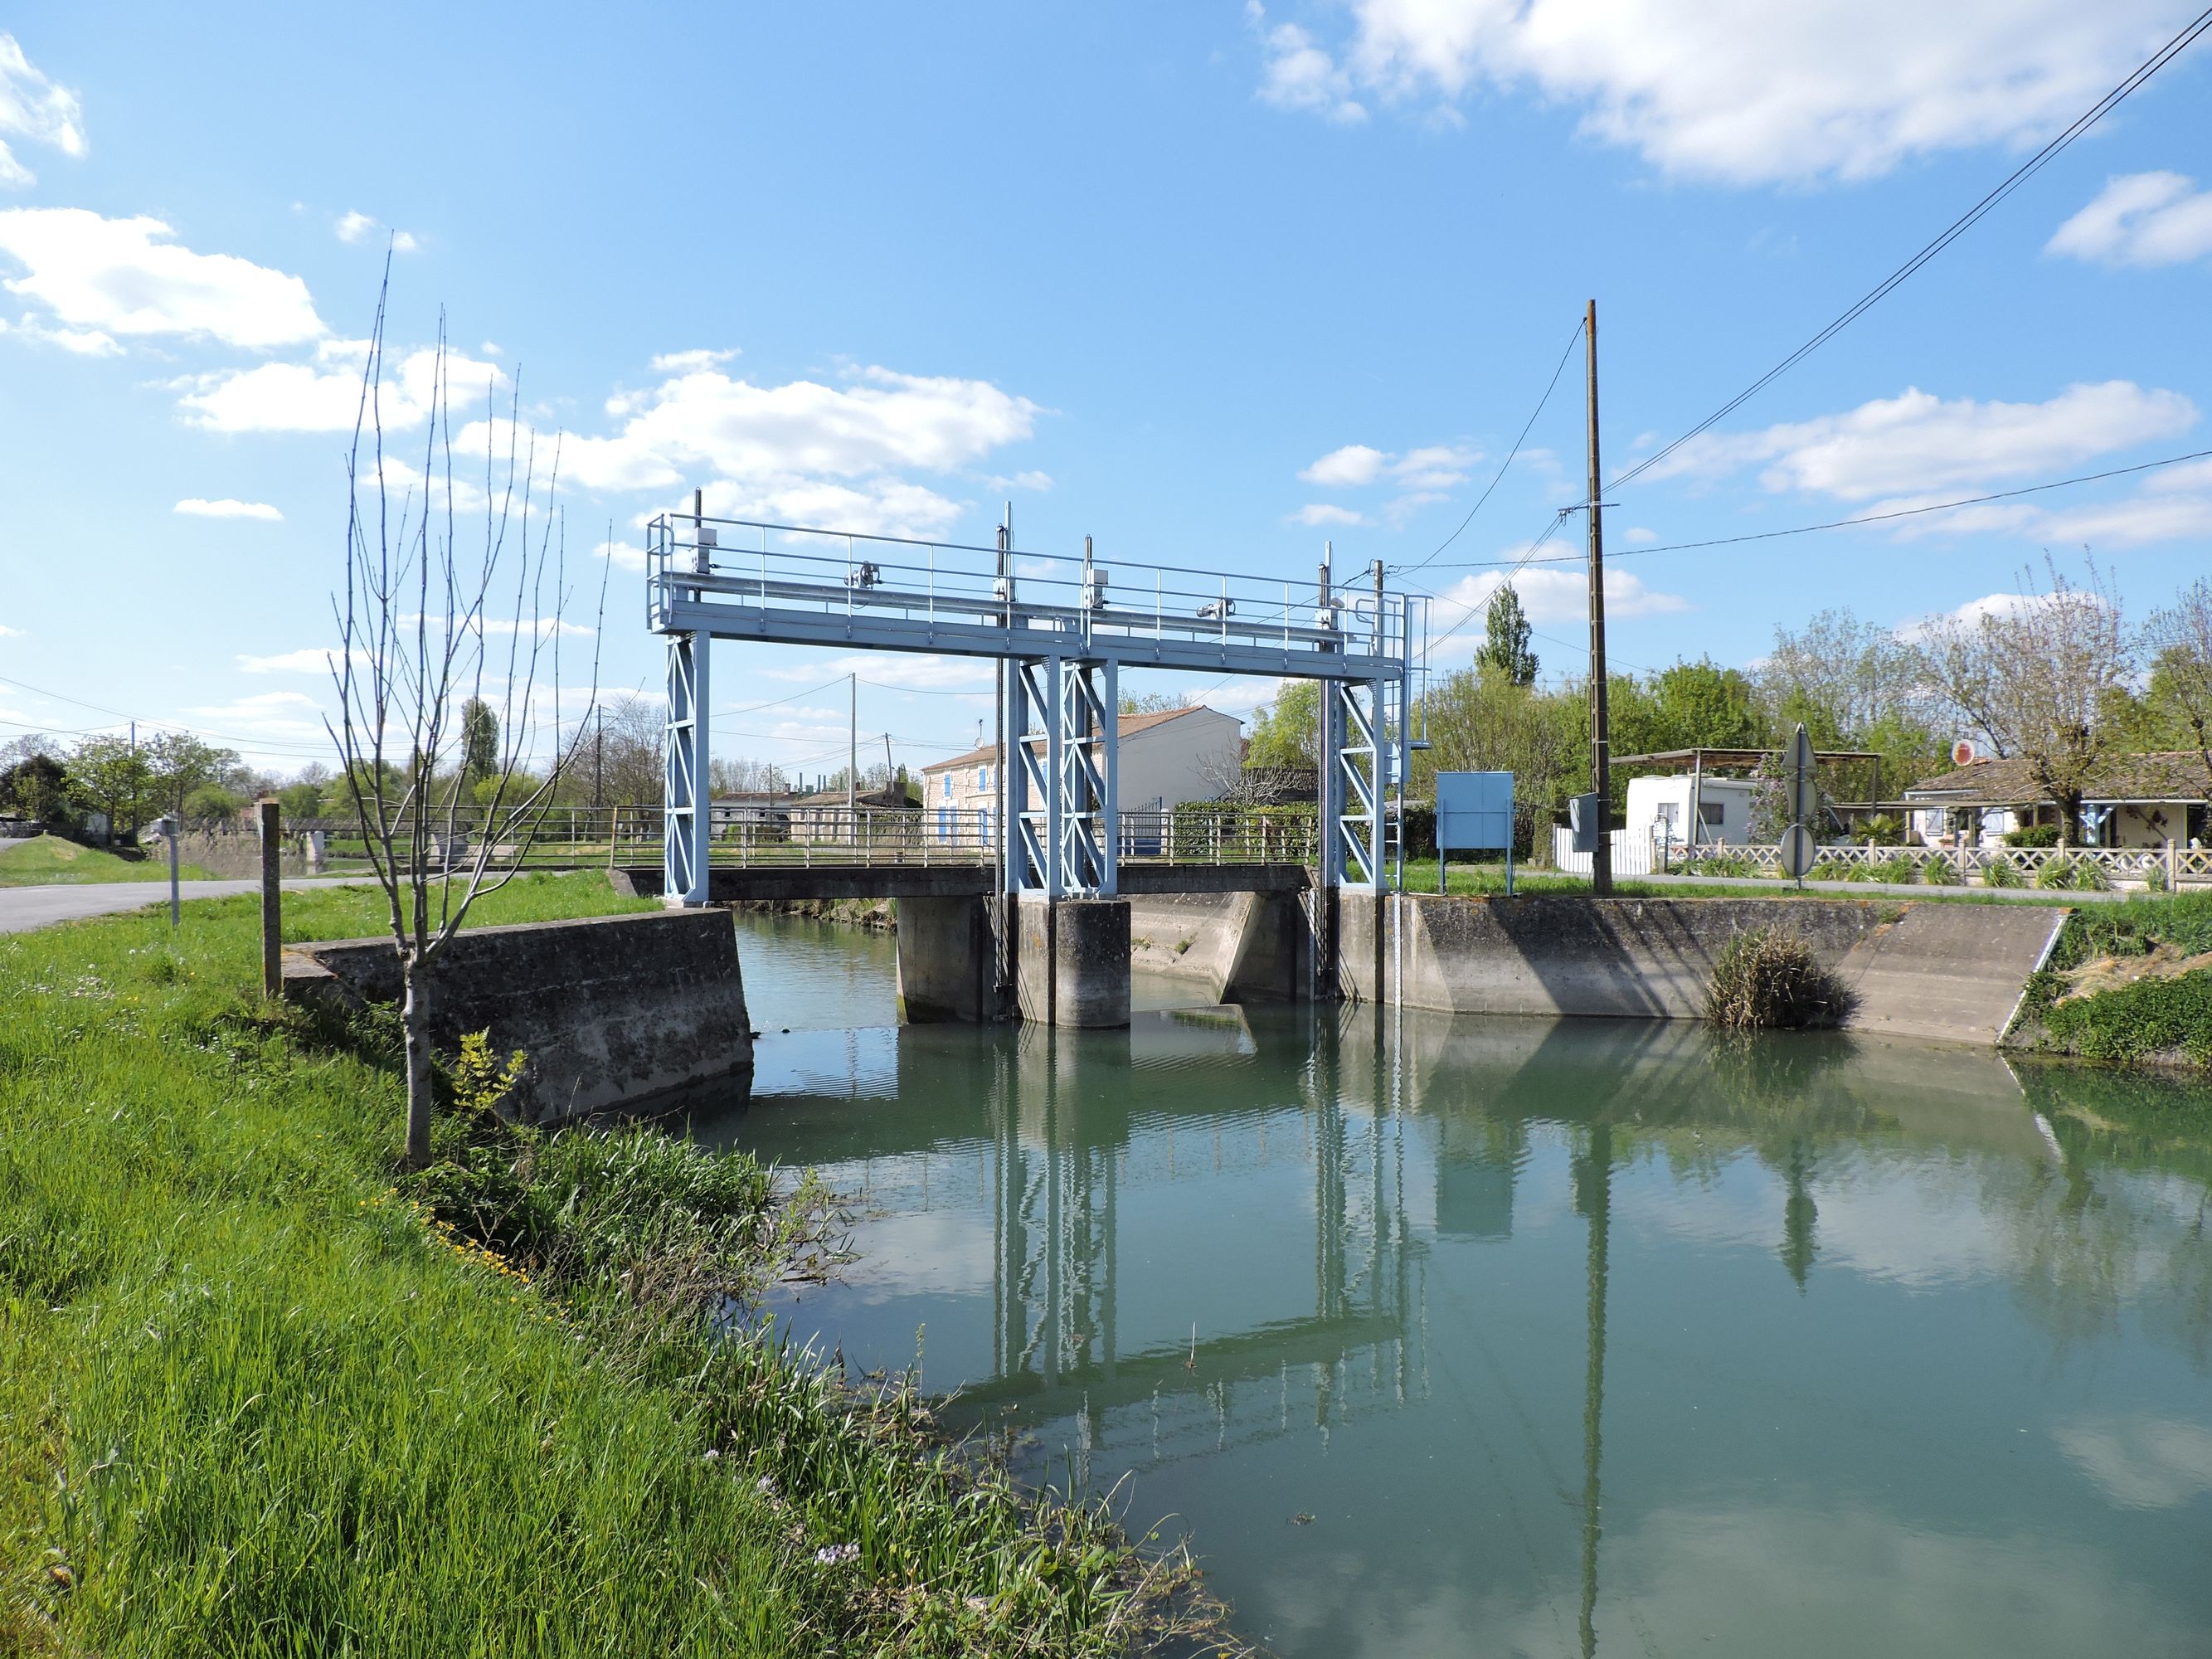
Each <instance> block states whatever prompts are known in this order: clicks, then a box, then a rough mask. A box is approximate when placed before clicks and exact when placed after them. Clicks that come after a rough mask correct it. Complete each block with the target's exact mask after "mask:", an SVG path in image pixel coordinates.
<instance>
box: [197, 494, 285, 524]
mask: <svg viewBox="0 0 2212 1659" xmlns="http://www.w3.org/2000/svg"><path fill="white" fill-rule="evenodd" d="M173 511H175V512H178V513H183V514H185V517H187V518H192V519H266V520H269V521H270V523H272V524H274V523H276V522H277V521H278V520H281V519H283V516H284V515H283V513H279V512H278V511H277V510H276V508H275V507H271V506H270V505H269V503H268V502H266V501H232V500H230V499H229V498H228V497H227V496H226V497H225V498H224V499H223V500H222V501H203V500H201V499H200V498H199V497H198V496H197V495H187V496H186V497H185V499H184V500H183V501H179V502H178V503H177V505H176V507H174V508H173Z"/></svg>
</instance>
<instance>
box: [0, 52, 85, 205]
mask: <svg viewBox="0 0 2212 1659" xmlns="http://www.w3.org/2000/svg"><path fill="white" fill-rule="evenodd" d="M83 117H84V109H83V106H82V105H81V104H80V103H79V102H78V101H77V95H76V93H74V92H72V91H71V90H70V88H67V87H62V86H57V85H55V84H54V82H52V81H51V80H49V79H48V78H47V77H46V75H45V73H44V72H42V71H41V70H39V69H38V68H37V67H36V66H35V65H34V64H33V63H32V62H31V60H30V59H29V58H26V57H25V56H23V49H22V47H21V46H17V45H16V44H15V36H14V35H12V34H0V135H4V136H0V185H9V186H12V187H15V188H18V189H20V188H21V187H22V186H23V185H31V184H36V183H37V182H38V176H37V175H36V174H35V173H33V172H32V171H31V170H30V168H28V167H25V166H24V165H23V164H22V163H21V161H17V160H16V159H15V152H14V151H13V150H11V149H9V147H8V143H7V139H8V137H17V138H27V139H29V140H30V141H31V142H32V143H35V144H46V145H47V146H49V147H51V148H52V149H58V150H59V151H61V153H62V154H63V155H83V154H84V150H85V143H84V127H83V125H82V122H83Z"/></svg>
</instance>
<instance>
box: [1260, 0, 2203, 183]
mask: <svg viewBox="0 0 2212 1659" xmlns="http://www.w3.org/2000/svg"><path fill="white" fill-rule="evenodd" d="M1248 15H1249V16H1250V17H1251V19H1252V21H1253V24H1254V27H1255V28H1259V29H1261V43H1262V49H1263V63H1262V70H1261V88H1260V96H1261V97H1262V98H1263V99H1266V100H1267V101H1269V102H1271V103H1274V104H1276V105H1278V106H1281V107H1285V108H1290V109H1298V110H1308V111H1311V112H1316V113H1318V114H1321V115H1323V116H1327V117H1330V118H1334V119H1346V118H1356V117H1352V116H1350V115H1349V114H1348V113H1347V112H1349V111H1352V110H1358V111H1359V112H1361V113H1363V114H1364V106H1361V105H1360V104H1358V102H1356V101H1355V100H1354V96H1353V94H1355V93H1358V92H1365V93H1369V94H1373V95H1375V96H1378V97H1380V98H1382V99H1383V100H1388V101H1390V102H1394V103H1397V104H1400V105H1407V104H1419V105H1423V106H1426V107H1427V108H1428V109H1429V110H1430V111H1431V112H1445V113H1447V114H1449V113H1452V112H1455V106H1456V105H1457V104H1458V102H1459V101H1460V100H1463V99H1466V98H1468V97H1470V96H1474V95H1479V94H1480V93H1481V92H1482V91H1484V90H1485V89H1488V88H1506V89H1510V88H1522V87H1527V88H1531V89H1533V90H1534V92H1536V93H1537V94H1539V95H1541V97H1543V98H1546V99H1548V100H1556V101H1558V102H1560V103H1564V104H1567V105H1570V106H1575V107H1578V108H1579V109H1580V110H1581V111H1582V112H1583V118H1582V129H1583V132H1584V133H1585V134H1586V135H1588V136H1589V137H1594V138H1596V139H1599V140H1601V141H1602V142H1604V143H1613V144H1620V145H1626V146H1628V147H1630V148H1632V149H1636V150H1637V151H1638V152H1639V153H1641V154H1642V155H1644V157H1645V158H1646V159H1647V160H1648V161H1650V162H1651V163H1652V164H1653V165H1655V166H1656V167H1659V168H1661V169H1662V170H1663V171H1665V172H1668V173H1676V174H1681V175H1686V176H1694V177H1702V178H1709V179H1720V180H1723V181H1724V182H1728V183H1732V184H1758V183H1772V182H1778V181H1784V180H1803V179H1816V178H1823V177H1835V178H1843V179H1862V178H1869V177H1873V176H1875V175H1877V174H1880V173H1887V171H1889V170H1890V169H1891V168H1893V167H1896V166H1897V165H1898V164H1899V163H1900V162H1901V161H1905V160H1906V159H1907V158H1908V157H1911V156H1915V155H1930V154H1934V153H1936V152H1939V151H1942V150H1947V149H1958V148H1960V147H1962V146H1970V145H1980V144H2004V145H2018V144H2021V143H2025V142H2027V141H2030V140H2035V139H2039V138H2041V137H2046V136H2048V135H2049V134H2050V133H2051V132H2053V131H2057V129H2058V128H2059V127H2060V126H2062V125H2063V124H2064V123H2066V122H2067V121H2069V120H2070V119H2072V118H2074V117H2075V115H2077V114H2078V113H2080V112H2081V110H2082V109H2084V108H2086V107H2087V106H2088V105H2089V104H2090V103H2091V102H2093V100H2095V99H2097V98H2098V97H2099V96H2100V95H2101V94H2104V93H2105V92H2106V90H2107V89H2108V88H2110V87H2111V86H2112V84H2113V83H2114V82H2117V81H2118V80H2119V79H2120V78H2121V76H2123V75H2124V73H2125V72H2126V71H2127V70H2130V69H2132V68H2133V67H2134V66H2135V65H2136V63H2137V62H2139V61H2140V60H2141V59H2142V58H2143V57H2144V56H2145V55H2146V53H2147V52H2148V49H2149V48H2150V47H2152V46H2154V45H2156V44H2158V43H2159V42H2160V41H2162V40H2165V39H2166V37H2167V36H2168V35H2169V34H2171V33H2172V30H2173V27H2174V26H2175V23H2176V21H2178V20H2177V16H2176V14H2175V12H2174V9H2173V7H2172V4H2171V3H2170V0H2109V3H2106V4H2103V5H2099V6H2084V5H2081V4H2080V3H2078V0H1964V3H1960V4H1955V5H1948V6H1934V7H1930V6H1928V5H1925V4H1923V3H1922V0H1797V3H1795V4H1792V5H1788V6H1775V5H1772V4H1771V3H1768V0H1618V3H1613V4H1607V5H1596V4H1570V3H1563V0H1352V20H1353V21H1352V29H1351V33H1350V34H1349V36H1348V38H1347V39H1346V40H1344V41H1343V42H1342V43H1341V44H1340V46H1338V47H1337V48H1336V50H1334V52H1332V51H1331V49H1330V47H1329V46H1328V45H1327V44H1325V43H1322V42H1318V41H1316V40H1313V39H1312V38H1311V37H1310V35H1308V34H1307V33H1306V32H1305V31H1304V30H1302V29H1297V28H1296V27H1294V26H1291V25H1283V26H1280V27H1277V28H1275V29H1272V30H1269V29H1265V28H1264V27H1262V25H1261V20H1260V18H1259V16H1258V15H1257V9H1256V7H1250V8H1248ZM1286 30H1287V31H1289V33H1287V34H1286V33H1285V31H1286Z"/></svg>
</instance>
